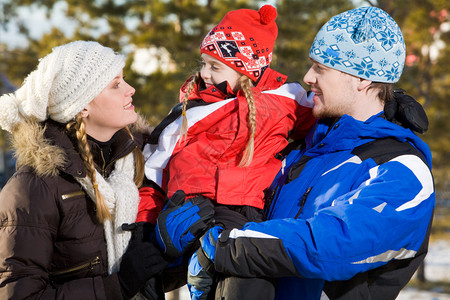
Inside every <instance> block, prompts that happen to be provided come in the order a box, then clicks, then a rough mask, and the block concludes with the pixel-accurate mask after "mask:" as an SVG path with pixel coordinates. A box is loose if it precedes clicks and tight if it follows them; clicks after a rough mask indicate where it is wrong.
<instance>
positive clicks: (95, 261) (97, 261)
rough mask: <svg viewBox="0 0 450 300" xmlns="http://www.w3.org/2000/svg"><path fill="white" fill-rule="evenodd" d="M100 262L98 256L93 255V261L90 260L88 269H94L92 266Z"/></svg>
mask: <svg viewBox="0 0 450 300" xmlns="http://www.w3.org/2000/svg"><path fill="white" fill-rule="evenodd" d="M99 263H100V257H98V256H97V257H95V259H94V260H93V261H91V263H90V264H89V270H91V271H92V270H93V269H94V267H95V266H96V265H98V264H99Z"/></svg>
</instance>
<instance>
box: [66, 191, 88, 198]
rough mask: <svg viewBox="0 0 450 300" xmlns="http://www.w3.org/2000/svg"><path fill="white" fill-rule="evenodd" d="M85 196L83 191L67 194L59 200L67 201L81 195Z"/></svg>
mask: <svg viewBox="0 0 450 300" xmlns="http://www.w3.org/2000/svg"><path fill="white" fill-rule="evenodd" d="M85 194H86V193H85V192H84V191H77V192H73V193H69V194H64V195H62V196H61V198H62V199H63V200H67V199H69V198H72V197H77V196H83V195H85Z"/></svg>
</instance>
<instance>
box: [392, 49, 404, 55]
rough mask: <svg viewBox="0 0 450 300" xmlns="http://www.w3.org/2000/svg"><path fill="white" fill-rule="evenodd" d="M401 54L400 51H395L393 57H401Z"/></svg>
mask: <svg viewBox="0 0 450 300" xmlns="http://www.w3.org/2000/svg"><path fill="white" fill-rule="evenodd" d="M402 54H403V51H401V50H400V49H397V50H396V51H395V52H394V55H395V56H397V57H399V56H401V55H402Z"/></svg>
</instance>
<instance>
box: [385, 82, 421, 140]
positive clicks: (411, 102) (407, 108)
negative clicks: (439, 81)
mask: <svg viewBox="0 0 450 300" xmlns="http://www.w3.org/2000/svg"><path fill="white" fill-rule="evenodd" d="M404 92H405V91H404V90H402V89H398V90H394V100H393V101H387V102H386V104H385V105H384V115H385V116H386V119H387V120H389V121H391V122H393V123H396V124H399V125H401V126H403V127H405V128H409V129H411V130H413V131H415V132H418V133H424V132H425V131H427V130H428V118H427V115H426V113H425V111H424V109H423V107H422V105H420V103H419V102H417V101H416V100H415V99H414V98H413V97H411V96H408V95H406V94H404Z"/></svg>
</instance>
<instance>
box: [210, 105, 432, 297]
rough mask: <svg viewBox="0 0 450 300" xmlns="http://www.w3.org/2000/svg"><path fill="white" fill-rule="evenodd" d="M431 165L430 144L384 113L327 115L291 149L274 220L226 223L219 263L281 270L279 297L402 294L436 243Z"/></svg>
mask: <svg viewBox="0 0 450 300" xmlns="http://www.w3.org/2000/svg"><path fill="white" fill-rule="evenodd" d="M327 123H330V124H327ZM430 169H431V153H430V150H429V148H428V146H427V145H426V144H425V143H424V142H422V141H421V140H420V139H419V138H418V137H417V136H416V135H415V134H414V133H413V132H412V131H410V130H409V129H405V128H402V127H400V126H398V125H395V124H393V123H391V122H389V121H387V120H385V119H384V118H383V117H382V114H379V115H375V116H372V117H371V118H370V119H368V120H367V121H365V122H361V121H357V120H355V119H354V118H352V117H350V116H347V115H344V116H343V117H341V118H340V119H339V120H338V121H337V122H336V123H331V122H330V120H325V121H321V122H320V123H319V124H318V125H317V129H316V131H315V135H314V141H313V143H312V145H311V146H310V148H309V149H307V150H295V151H292V152H291V153H290V154H289V155H288V156H287V157H286V159H285V167H284V168H283V169H282V170H281V171H280V173H279V174H278V176H277V178H276V179H275V182H274V184H273V185H272V189H273V190H272V193H273V200H271V201H272V202H271V206H270V209H269V210H268V216H267V217H268V219H269V220H268V221H265V222H262V223H248V224H247V225H246V226H245V227H243V228H242V229H240V230H238V229H233V230H231V231H224V232H223V233H222V236H221V238H220V239H219V243H218V246H217V249H216V260H215V267H216V270H218V271H219V272H223V273H228V274H230V275H234V276H244V277H246V276H250V277H253V276H256V277H261V276H263V277H275V278H279V280H278V285H277V297H276V299H320V296H321V294H322V290H325V291H326V292H327V290H328V292H327V294H328V296H329V297H330V299H358V297H359V298H360V299H395V297H396V296H397V294H398V292H399V291H400V289H401V288H402V287H403V286H404V285H405V284H406V283H407V282H408V281H409V279H410V278H411V276H412V275H413V273H414V271H415V270H416V269H417V267H418V265H419V264H420V262H421V261H422V260H423V258H424V256H425V254H426V251H427V244H428V235H429V225H430V224H431V219H432V215H433V209H434V202H435V199H434V185H433V178H432V174H431V170H430ZM324 284H325V286H324ZM355 291H356V292H355ZM352 293H353V295H352ZM356 294H358V295H359V296H358V297H357V296H355V295H356Z"/></svg>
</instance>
